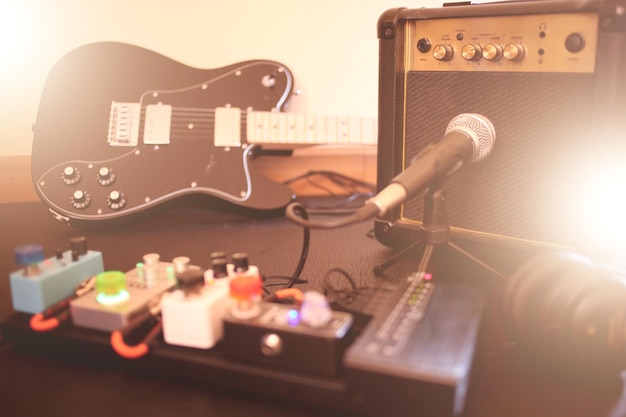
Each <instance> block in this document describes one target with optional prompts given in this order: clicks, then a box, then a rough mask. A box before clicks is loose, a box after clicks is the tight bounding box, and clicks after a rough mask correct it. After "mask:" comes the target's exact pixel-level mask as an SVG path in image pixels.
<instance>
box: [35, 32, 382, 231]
mask: <svg viewBox="0 0 626 417" xmlns="http://www.w3.org/2000/svg"><path fill="white" fill-rule="evenodd" d="M292 90H293V76H292V74H291V72H290V71H289V69H288V68H287V67H286V66H284V65H282V64H281V63H278V62H273V61H266V60H252V61H244V62H240V63H236V64H233V65H229V66H225V67H222V68H216V69H198V68H192V67H189V66H186V65H183V64H181V63H179V62H177V61H174V60H171V59H169V58H167V57H165V56H163V55H159V54H157V53H155V52H153V51H149V50H147V49H143V48H140V47H137V46H133V45H128V44H123V43H114V42H102V43H94V44H89V45H85V46H82V47H79V48H78V49H75V50H73V51H71V52H70V53H68V54H67V55H65V56H64V57H63V58H61V60H59V61H58V62H57V64H56V65H55V66H54V67H53V68H52V70H51V72H50V74H49V76H48V79H47V81H46V84H45V86H44V90H43V93H42V96H41V100H40V105H39V110H38V113H37V119H36V122H35V127H34V136H33V148H32V158H31V164H32V178H33V184H34V186H35V189H36V191H37V193H38V194H39V196H40V198H41V200H42V201H43V202H44V203H45V204H46V205H47V206H48V208H49V210H50V211H51V212H52V213H53V214H54V216H55V217H56V218H57V219H59V220H62V221H66V222H69V221H71V220H77V221H81V222H83V221H84V222H91V221H104V220H112V219H118V218H121V217H124V216H128V215H131V214H137V213H140V212H142V211H144V210H147V209H149V208H152V207H155V206H157V205H159V204H161V203H164V202H166V201H170V200H173V199H176V198H178V197H181V196H185V195H190V194H203V195H207V196H211V197H216V198H219V199H223V200H225V201H227V202H230V203H233V204H235V205H238V206H241V207H245V208H250V209H258V210H274V209H279V208H281V207H284V206H286V205H287V204H288V203H289V202H290V201H291V200H292V198H293V196H292V194H293V192H292V191H291V189H290V188H288V187H287V186H285V185H283V184H279V183H276V182H273V181H270V180H268V179H267V178H265V177H264V176H262V175H260V174H258V173H256V172H255V170H254V167H253V163H252V161H253V159H254V157H255V156H258V155H259V153H260V152H259V151H260V150H261V149H262V147H264V146H271V147H272V148H281V149H282V148H284V149H290V147H292V146H298V147H299V146H312V145H319V144H339V145H350V144H359V145H363V144H372V145H374V144H376V136H377V135H376V125H375V121H374V120H367V119H360V118H342V117H334V116H333V117H329V116H323V117H321V116H306V115H299V114H292V113H282V112H281V110H283V108H284V107H285V105H286V103H287V101H288V99H289V97H290V95H291V94H292Z"/></svg>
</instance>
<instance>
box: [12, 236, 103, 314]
mask: <svg viewBox="0 0 626 417" xmlns="http://www.w3.org/2000/svg"><path fill="white" fill-rule="evenodd" d="M14 254H15V261H16V263H17V264H18V265H21V266H22V267H23V268H22V269H21V270H19V271H15V272H13V273H11V274H10V275H9V278H10V284H11V298H12V301H13V309H14V310H15V311H20V312H24V313H30V314H37V313H40V312H42V311H44V310H45V309H47V308H49V307H51V306H52V305H54V304H56V303H58V302H59V301H61V300H64V299H66V298H67V297H69V296H70V295H71V294H72V293H73V292H74V289H75V288H76V286H77V285H79V284H80V283H81V282H82V281H84V280H85V279H87V278H89V277H92V276H95V275H97V274H99V273H101V272H103V271H104V265H103V260H102V253H100V252H96V251H91V250H87V241H86V239H85V238H84V237H76V238H72V239H70V250H67V251H65V252H63V251H61V250H58V251H57V254H56V255H55V256H54V257H50V258H47V259H45V256H44V250H43V247H42V246H41V245H36V244H32V245H25V246H19V247H17V248H15V251H14Z"/></svg>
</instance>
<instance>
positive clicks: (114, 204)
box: [107, 191, 126, 210]
mask: <svg viewBox="0 0 626 417" xmlns="http://www.w3.org/2000/svg"><path fill="white" fill-rule="evenodd" d="M125 205H126V197H125V196H124V194H123V193H120V192H119V191H111V192H110V193H109V196H108V197H107V206H109V208H111V209H112V210H119V209H121V208H123V207H124V206H125Z"/></svg>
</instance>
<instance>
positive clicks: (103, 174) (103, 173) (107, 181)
mask: <svg viewBox="0 0 626 417" xmlns="http://www.w3.org/2000/svg"><path fill="white" fill-rule="evenodd" d="M114 182H115V173H114V172H113V170H112V169H111V168H108V167H102V168H100V169H99V170H98V184H100V185H104V186H107V185H111V184H113V183H114Z"/></svg>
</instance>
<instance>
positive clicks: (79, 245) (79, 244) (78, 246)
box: [70, 236, 87, 256]
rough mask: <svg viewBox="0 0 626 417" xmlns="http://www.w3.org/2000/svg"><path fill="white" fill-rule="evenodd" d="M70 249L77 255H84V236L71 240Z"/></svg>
mask: <svg viewBox="0 0 626 417" xmlns="http://www.w3.org/2000/svg"><path fill="white" fill-rule="evenodd" d="M70 249H71V250H72V251H76V253H77V254H78V255H81V256H82V255H85V254H86V253H87V239H86V238H85V237H84V236H77V237H73V238H71V239H70Z"/></svg>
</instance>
